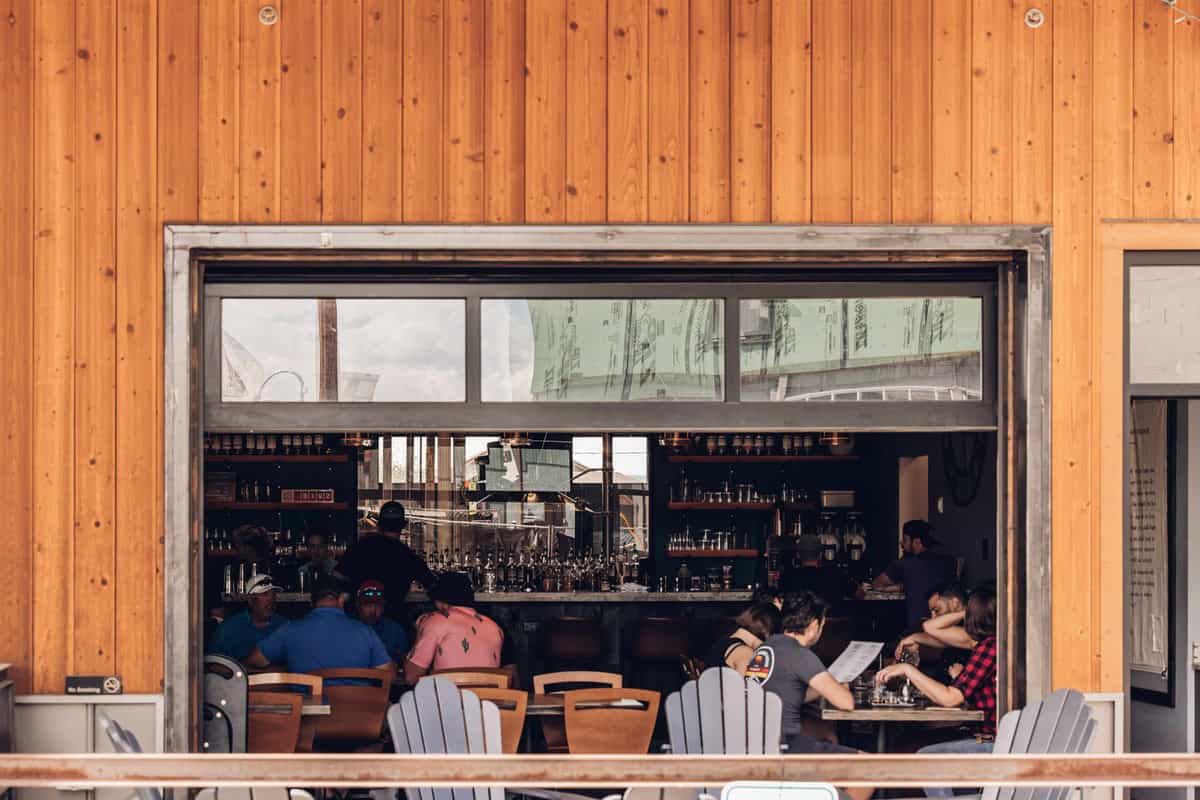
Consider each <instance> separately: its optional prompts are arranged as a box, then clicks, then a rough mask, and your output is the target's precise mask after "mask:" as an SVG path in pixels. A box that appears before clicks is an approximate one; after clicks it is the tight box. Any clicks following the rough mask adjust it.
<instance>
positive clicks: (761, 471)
mask: <svg viewBox="0 0 1200 800" xmlns="http://www.w3.org/2000/svg"><path fill="white" fill-rule="evenodd" d="M951 444H952V445H953V450H954V452H955V453H956V454H957V455H956V456H955V457H953V458H951V457H950V456H949V448H948V447H947V445H951ZM854 452H855V455H857V456H858V460H857V461H853V462H846V463H835V464H829V463H798V464H788V465H783V466H781V465H749V466H747V465H739V466H738V467H737V468H736V470H735V480H736V481H738V482H741V481H743V480H746V481H750V482H754V483H757V484H759V485H761V486H762V487H763V488H764V490H766V491H777V490H778V488H779V486H780V484H781V483H782V482H784V481H787V482H788V484H789V485H790V486H793V487H803V488H807V489H810V490H812V492H813V494H814V497H816V496H817V494H818V493H819V491H820V490H821V489H854V490H855V492H856V501H857V502H856V505H857V509H858V510H859V511H861V512H862V513H863V520H864V523H865V525H866V528H867V558H868V560H869V562H870V564H871V566H872V567H873V569H874V571H875V572H876V573H878V572H879V571H880V570H882V569H885V568H886V567H887V565H888V564H889V563H890V562H891V561H892V560H893V559H894V558H895V555H896V552H897V549H898V546H899V533H898V531H899V527H900V524H901V522H902V520H900V519H899V491H900V478H899V470H900V459H901V458H904V457H916V456H923V455H925V456H928V457H929V512H930V513H929V521H930V523H931V524H932V525H933V528H934V531H935V534H936V536H937V538H938V539H939V541H940V542H941V548H942V550H943V551H944V552H945V553H947V554H948V555H953V556H959V557H962V558H963V559H964V563H963V573H962V574H963V583H964V584H965V585H966V586H967V587H968V588H969V587H971V586H975V585H978V584H981V583H984V582H986V581H993V580H995V578H996V509H997V484H996V460H995V459H996V449H995V435H994V434H990V433H989V434H983V435H977V434H973V433H952V434H940V433H917V434H888V433H877V434H860V435H859V436H858V438H857V441H856V445H855V450H854ZM972 455H974V460H975V461H976V462H977V463H978V465H979V467H980V469H979V471H978V473H977V474H978V477H977V479H976V480H975V481H970V480H965V479H958V478H955V477H954V471H955V470H954V469H953V467H954V466H955V465H957V466H958V467H960V468H961V467H962V466H963V465H964V464H965V463H969V462H970V461H971V460H972V459H971V458H970V456H972ZM651 464H652V468H651V484H652V486H653V500H652V510H651V519H650V525H651V549H652V551H653V553H654V566H655V568H656V570H657V571H658V572H657V574H664V575H668V576H673V575H674V574H675V570H676V569H677V568H678V560H677V559H668V558H666V553H665V550H666V541H667V538H668V537H669V535H670V533H671V532H672V531H674V530H677V529H681V528H682V527H683V526H684V525H685V524H690V525H691V527H692V529H693V531H695V530H696V529H697V528H703V527H714V528H715V527H719V526H724V525H725V524H727V522H728V520H729V515H728V514H720V515H708V516H706V514H704V513H699V512H688V513H687V515H686V516H685V515H684V514H683V513H681V512H674V511H670V510H669V509H668V508H667V500H668V499H669V498H670V496H671V486H672V484H673V483H674V482H675V481H677V480H678V477H679V466H678V465H675V464H669V463H667V459H666V454H665V451H664V450H663V449H662V448H659V447H654V449H653V451H652V457H651ZM948 465H949V466H951V469H950V470H949V471H948V470H947V466H948ZM727 474H728V465H719V464H718V465H688V472H687V476H688V478H689V479H691V480H696V479H701V480H704V481H705V482H707V483H711V484H716V483H719V482H720V481H721V480H724V479H725V478H726V476H727ZM972 486H974V489H975V491H974V492H972V491H970V488H971V487H972ZM956 487H957V489H958V492H957V493H956V492H955V491H954V489H955V488H956ZM956 494H957V496H958V498H959V499H962V500H966V499H967V497H965V496H964V495H967V496H969V502H966V503H965V504H962V503H960V502H959V500H958V499H956ZM939 501H940V504H939ZM939 509H940V510H939ZM736 522H737V524H738V525H739V526H740V527H743V528H744V529H746V530H750V531H753V532H754V534H755V535H756V536H757V537H759V538H757V539H756V541H755V546H756V547H759V548H760V549H761V544H762V539H761V537H762V536H763V535H764V534H765V533H769V531H770V528H771V524H770V522H771V520H770V516H769V515H766V514H755V513H751V512H744V513H743V512H739V513H738V515H737V516H736ZM787 527H790V520H788V524H785V528H787ZM786 532H787V530H785V533H786ZM756 562H757V560H756ZM756 562H755V563H751V562H749V561H747V560H740V561H739V563H738V565H737V572H736V574H737V576H738V577H737V581H738V583H739V584H742V583H745V582H748V581H754V580H761V578H762V576H761V575H759V574H755V570H756V569H757V570H761V564H760V563H756ZM689 566H690V567H691V568H692V570H693V572H695V571H696V569H697V568H699V569H701V570H703V569H704V567H705V566H707V564H705V563H704V562H702V561H701V562H697V561H695V560H693V561H692V562H689Z"/></svg>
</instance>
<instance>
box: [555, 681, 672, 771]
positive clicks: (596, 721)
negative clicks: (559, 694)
mask: <svg viewBox="0 0 1200 800" xmlns="http://www.w3.org/2000/svg"><path fill="white" fill-rule="evenodd" d="M658 704H659V694H658V692H651V691H647V690H646V689H576V690H574V691H570V692H563V719H564V721H565V723H566V729H567V750H568V752H570V753H571V754H572V755H577V754H585V753H633V754H637V755H642V754H645V753H646V752H647V751H648V750H649V749H650V739H651V737H652V736H653V735H654V724H655V723H656V722H657V721H658Z"/></svg>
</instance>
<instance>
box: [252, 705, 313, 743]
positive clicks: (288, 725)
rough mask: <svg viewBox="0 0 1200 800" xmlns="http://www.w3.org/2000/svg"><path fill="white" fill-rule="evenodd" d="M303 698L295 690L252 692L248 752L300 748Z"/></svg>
mask: <svg viewBox="0 0 1200 800" xmlns="http://www.w3.org/2000/svg"><path fill="white" fill-rule="evenodd" d="M302 702H303V698H301V696H300V695H298V694H294V693H291V692H250V701H249V705H248V707H247V710H248V712H249V713H248V720H247V721H248V731H247V737H248V738H247V740H246V752H248V753H294V752H296V744H297V742H298V741H299V739H300V704H301V703H302Z"/></svg>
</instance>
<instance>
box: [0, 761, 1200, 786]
mask: <svg viewBox="0 0 1200 800" xmlns="http://www.w3.org/2000/svg"><path fill="white" fill-rule="evenodd" d="M746 780H758V781H816V782H821V783H832V784H835V785H837V786H847V787H849V786H876V787H881V788H882V787H887V788H918V787H922V786H931V785H942V786H993V785H998V786H1058V785H1062V786H1126V787H1132V786H1197V785H1200V755H1187V754H1180V753H1159V754H1144V753H1137V754H1126V755H1086V756H1070V757H1063V756H988V757H981V756H978V755H959V756H912V755H849V756H846V755H842V756H786V757H782V758H781V757H779V756H670V755H653V756H545V755H504V756H470V755H465V756H457V755H455V756H436V757H435V756H403V755H337V756H326V755H290V754H289V755H191V754H162V755H136V756H133V755H130V756H124V755H0V787H5V786H8V787H14V788H27V787H54V786H59V787H61V786H89V787H91V786H96V787H136V786H162V787H202V786H305V787H335V786H336V787H381V786H405V785H407V786H434V787H452V786H485V785H498V786H504V787H508V788H516V787H527V788H561V789H568V788H581V787H595V788H624V787H628V786H654V787H669V786H715V785H722V784H726V783H731V782H733V781H746Z"/></svg>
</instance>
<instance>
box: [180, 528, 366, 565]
mask: <svg viewBox="0 0 1200 800" xmlns="http://www.w3.org/2000/svg"><path fill="white" fill-rule="evenodd" d="M237 530H238V529H236V528H235V529H232V530H231V529H229V528H222V527H217V526H211V527H207V528H205V529H204V542H205V545H206V547H207V548H208V551H209V552H214V551H215V552H221V551H234V550H237V548H238V535H237ZM262 530H265V529H262ZM265 532H266V534H267V535H268V536H269V537H270V540H271V552H273V553H274V554H275V557H276V558H278V559H304V558H306V557H307V553H308V543H307V541H306V536H307V534H306V533H305V532H303V531H292V530H291V529H290V528H285V529H284V530H281V531H271V530H266V531H265ZM326 541H327V546H328V549H329V555H330V556H331V557H333V558H338V557H340V556H341V555H342V554H343V553H345V552H346V548H347V547H348V546H349V544H348V543H347V542H346V540H345V539H344V538H343V537H342V535H341V534H338V533H330V534H326Z"/></svg>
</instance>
